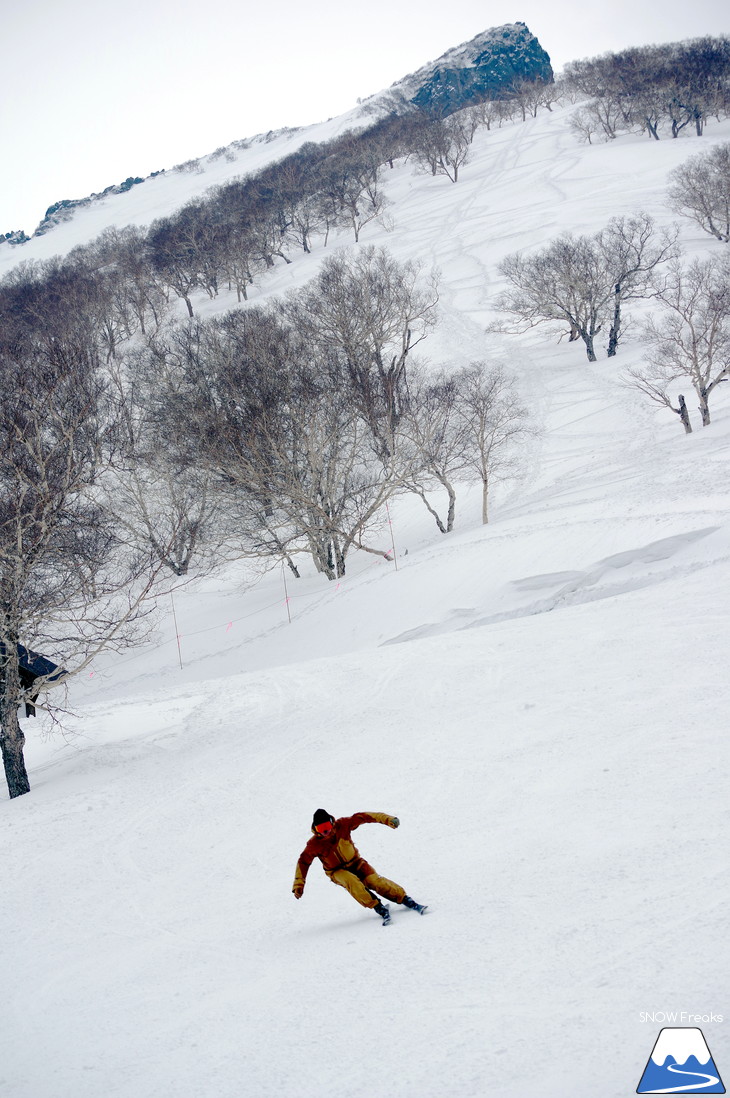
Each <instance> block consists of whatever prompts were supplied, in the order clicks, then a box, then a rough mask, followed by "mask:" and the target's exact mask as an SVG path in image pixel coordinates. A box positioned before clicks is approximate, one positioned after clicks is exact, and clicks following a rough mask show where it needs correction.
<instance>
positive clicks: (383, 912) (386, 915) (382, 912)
mask: <svg viewBox="0 0 730 1098" xmlns="http://www.w3.org/2000/svg"><path fill="white" fill-rule="evenodd" d="M373 911H376V912H377V914H378V915H379V916H380V918H381V919H382V920H383V926H387V925H388V923H389V922H390V908H389V907H386V906H385V904H380V903H378V904H376V905H375V907H374V908H373Z"/></svg>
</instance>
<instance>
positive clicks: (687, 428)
mask: <svg viewBox="0 0 730 1098" xmlns="http://www.w3.org/2000/svg"><path fill="white" fill-rule="evenodd" d="M677 415H678V416H679V418H680V419H681V420H682V423H683V425H684V432H685V434H687V435H691V434H692V424H691V423H690V421H689V412H688V411H687V404H686V401H685V399H684V397H683V396H682V394H681V393H680V394H679V410H678V411H677Z"/></svg>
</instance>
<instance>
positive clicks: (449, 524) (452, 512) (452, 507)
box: [446, 484, 456, 533]
mask: <svg viewBox="0 0 730 1098" xmlns="http://www.w3.org/2000/svg"><path fill="white" fill-rule="evenodd" d="M446 491H447V492H448V493H449V512H448V515H447V516H446V529H447V530H448V532H449V533H451V531H452V530H453V529H454V519H455V517H456V492H455V491H454V489H453V488H452V487H451V485H450V484H447V485H446Z"/></svg>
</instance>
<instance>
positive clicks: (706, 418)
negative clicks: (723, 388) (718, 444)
mask: <svg viewBox="0 0 730 1098" xmlns="http://www.w3.org/2000/svg"><path fill="white" fill-rule="evenodd" d="M697 396H698V397H699V398H700V415H701V416H702V426H703V427H709V425H710V408H709V405H708V403H707V389H705V387H704V385H701V386H700V387H699V388H698V390H697Z"/></svg>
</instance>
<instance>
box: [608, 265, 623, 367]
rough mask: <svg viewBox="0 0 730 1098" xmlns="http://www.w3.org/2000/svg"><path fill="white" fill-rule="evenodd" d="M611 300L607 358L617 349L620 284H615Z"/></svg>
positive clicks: (619, 324) (619, 317)
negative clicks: (611, 312) (611, 318)
mask: <svg viewBox="0 0 730 1098" xmlns="http://www.w3.org/2000/svg"><path fill="white" fill-rule="evenodd" d="M613 293H614V298H613V321H612V322H611V329H610V331H609V333H608V357H609V358H613V357H614V356H615V354H616V348H617V347H618V337H619V332H620V330H621V283H620V282H617V283H616V286H615V287H614V291H613Z"/></svg>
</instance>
